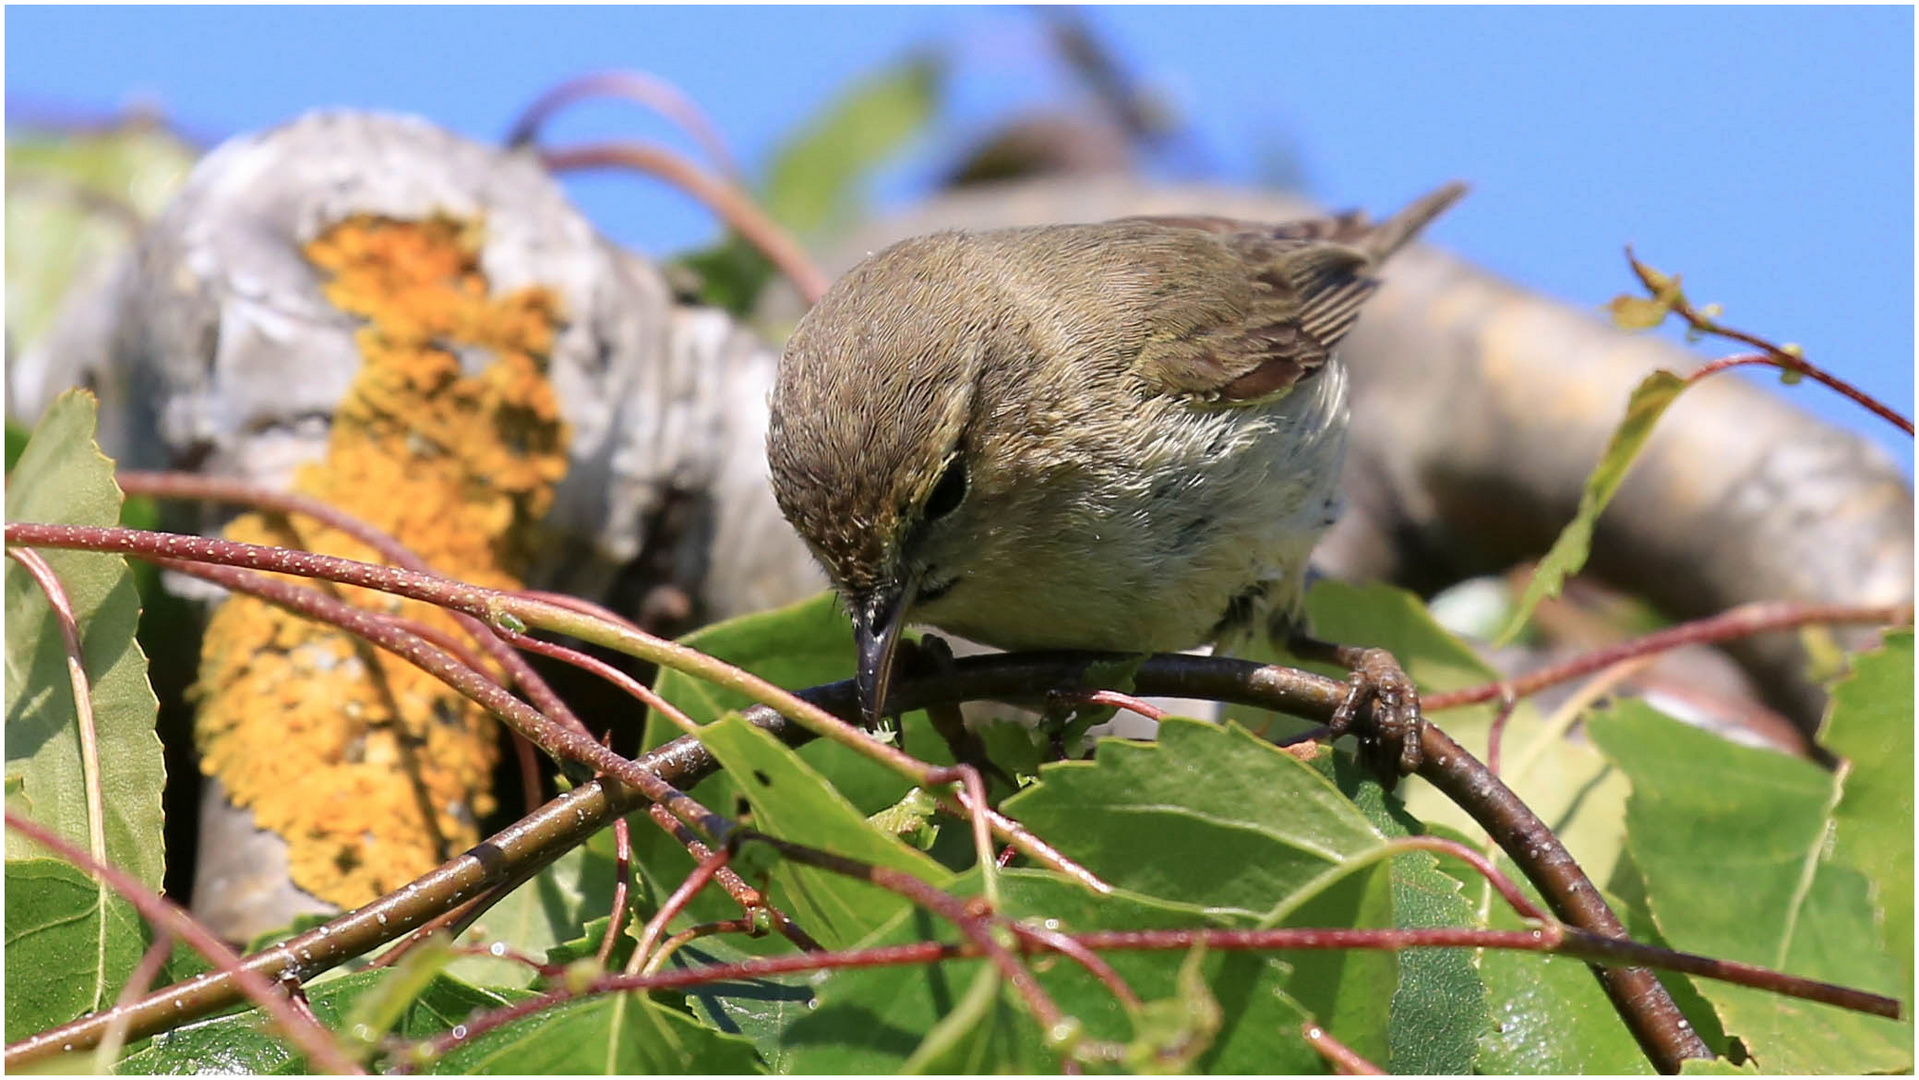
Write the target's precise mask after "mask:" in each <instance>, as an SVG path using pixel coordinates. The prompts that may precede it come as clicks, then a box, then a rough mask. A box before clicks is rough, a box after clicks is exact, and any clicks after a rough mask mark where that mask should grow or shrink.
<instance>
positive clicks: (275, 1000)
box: [6, 810, 365, 1073]
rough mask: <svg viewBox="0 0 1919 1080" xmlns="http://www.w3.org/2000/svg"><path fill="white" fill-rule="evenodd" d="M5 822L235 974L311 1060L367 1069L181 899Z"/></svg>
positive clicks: (337, 1069)
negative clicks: (202, 922) (179, 901)
mask: <svg viewBox="0 0 1919 1080" xmlns="http://www.w3.org/2000/svg"><path fill="white" fill-rule="evenodd" d="M6 823H7V828H9V829H12V830H14V831H15V832H18V833H20V834H22V835H24V836H25V837H27V838H28V839H29V840H32V841H33V842H34V843H36V844H39V845H40V846H41V847H44V848H46V849H47V850H48V851H51V852H53V853H54V854H56V855H58V856H60V857H61V858H63V859H65V860H66V861H68V862H70V863H72V864H73V865H74V866H77V867H79V868H80V869H81V870H82V871H84V872H85V873H87V874H89V875H90V876H93V877H97V878H100V879H101V880H103V881H105V882H106V883H107V885H108V886H109V887H111V888H112V889H113V891H114V892H116V893H118V894H119V895H120V897H121V898H122V899H124V900H125V901H126V902H127V903H129V904H131V905H133V909H134V910H135V911H138V912H139V913H140V916H141V917H142V918H144V919H146V920H147V922H149V923H151V924H152V925H153V926H154V927H155V928H156V929H159V930H163V931H165V932H166V933H168V934H172V935H173V936H175V937H178V938H179V939H180V940H181V941H184V942H186V943H187V944H188V945H189V946H191V947H192V948H193V949H194V950H195V951H196V952H198V953H199V954H200V955H201V956H204V957H206V958H207V962H208V963H210V964H212V965H213V966H214V967H216V968H218V969H219V970H220V971H221V972H222V973H224V974H225V975H227V976H228V977H229V978H231V979H233V981H234V982H235V983H236V984H237V985H238V986H239V988H240V991H241V992H242V993H243V994H245V995H246V997H247V999H248V1000H250V1001H252V1002H253V1003H254V1004H255V1005H257V1006H259V1007H260V1010H261V1011H262V1012H264V1013H266V1014H267V1016H269V1017H271V1018H272V1020H273V1022H274V1024H275V1025H276V1026H277V1027H279V1029H280V1033H281V1034H282V1035H284V1036H286V1039H287V1041H288V1042H290V1043H292V1044H293V1045H294V1046H295V1047H297V1048H299V1050H300V1052H301V1053H302V1054H305V1055H306V1059H307V1062H308V1064H310V1065H312V1066H313V1067H314V1068H316V1069H319V1070H321V1071H323V1072H329V1073H363V1072H364V1071H365V1070H363V1069H361V1068H360V1067H359V1066H358V1065H357V1064H355V1063H354V1062H352V1061H351V1060H348V1058H347V1057H346V1055H344V1054H342V1053H341V1052H340V1048H339V1046H337V1045H335V1043H334V1041H333V1035H332V1033H330V1032H328V1031H327V1030H326V1029H325V1028H323V1027H319V1026H318V1025H315V1024H312V1023H308V1022H307V1021H305V1020H304V1019H302V1018H301V1016H300V1015H299V1014H298V1013H297V1012H295V1011H294V1010H293V1007H292V1006H291V1005H290V1004H289V1003H288V1002H287V999H286V995H284V994H282V993H279V992H278V991H276V990H275V989H274V986H273V983H272V982H270V981H268V979H267V978H266V976H264V975H262V974H260V973H259V972H256V971H251V970H249V969H247V968H246V967H244V966H243V965H242V964H241V963H240V958H239V957H238V956H236V955H234V952H233V950H232V949H229V948H227V946H226V942H223V941H221V940H220V939H219V938H218V937H216V936H215V935H214V933H213V931H211V930H208V929H207V928H206V927H204V926H202V925H200V923H199V922H198V921H196V920H195V919H194V917H193V916H191V915H189V914H187V913H186V910H185V909H183V908H181V907H180V906H179V905H178V904H175V903H172V902H171V901H168V900H165V899H163V898H161V896H160V895H159V894H158V893H155V892H153V891H152V890H150V889H148V888H147V887H146V886H144V885H142V884H140V883H139V882H138V881H135V880H134V879H133V875H131V874H128V873H127V872H126V871H124V870H121V869H119V868H118V867H115V866H111V865H109V864H107V863H105V862H102V861H100V860H98V859H95V858H94V857H93V856H91V855H88V854H87V853H86V852H84V851H82V850H80V849H79V848H77V847H75V846H74V845H72V844H70V843H68V842H67V841H66V840H64V839H62V838H61V837H60V836H58V835H56V834H55V833H54V832H53V831H52V830H51V829H47V828H43V827H42V826H40V825H37V824H35V823H34V822H31V821H28V820H26V819H25V818H22V817H19V816H18V815H16V814H15V813H14V812H13V811H11V810H8V811H6ZM100 917H101V918H106V913H105V912H104V911H102V912H101V915H100ZM14 1067H17V1066H14V1065H13V1064H12V1063H11V1062H9V1068H14Z"/></svg>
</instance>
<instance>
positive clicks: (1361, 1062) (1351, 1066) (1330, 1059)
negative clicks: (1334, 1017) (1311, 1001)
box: [1299, 1020, 1386, 1076]
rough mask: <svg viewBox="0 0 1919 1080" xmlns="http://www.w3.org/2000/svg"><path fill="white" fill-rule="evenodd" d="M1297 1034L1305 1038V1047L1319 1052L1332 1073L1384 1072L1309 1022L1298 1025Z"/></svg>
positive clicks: (1376, 1074)
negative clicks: (1331, 1069)
mask: <svg viewBox="0 0 1919 1080" xmlns="http://www.w3.org/2000/svg"><path fill="white" fill-rule="evenodd" d="M1299 1033H1300V1034H1301V1035H1303V1036H1305V1038H1306V1045H1308V1046H1310V1047H1312V1048H1313V1049H1314V1050H1317V1051H1318V1052H1319V1056H1320V1057H1323V1058H1325V1059H1326V1063H1327V1064H1328V1065H1331V1066H1332V1067H1333V1071H1334V1072H1336V1073H1338V1074H1339V1075H1341V1076H1384V1075H1386V1070H1385V1069H1382V1068H1380V1067H1379V1066H1377V1065H1375V1064H1373V1063H1372V1062H1370V1061H1367V1060H1366V1059H1365V1058H1363V1057H1360V1056H1359V1054H1358V1053H1356V1052H1355V1051H1354V1050H1353V1048H1352V1047H1350V1046H1347V1045H1346V1044H1345V1043H1343V1042H1340V1041H1339V1040H1338V1039H1335V1038H1333V1037H1332V1036H1331V1035H1328V1034H1327V1033H1326V1029H1325V1028H1323V1027H1320V1026H1319V1025H1318V1024H1316V1023H1314V1022H1312V1021H1311V1020H1308V1021H1306V1022H1305V1023H1304V1024H1301V1025H1300V1028H1299Z"/></svg>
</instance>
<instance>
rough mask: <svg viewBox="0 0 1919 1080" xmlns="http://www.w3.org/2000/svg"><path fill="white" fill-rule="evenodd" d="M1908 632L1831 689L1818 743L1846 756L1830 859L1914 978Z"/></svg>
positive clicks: (1908, 986)
mask: <svg viewBox="0 0 1919 1080" xmlns="http://www.w3.org/2000/svg"><path fill="white" fill-rule="evenodd" d="M1912 671H1913V655H1912V631H1911V630H1902V631H1895V632H1893V633H1890V634H1887V635H1886V640H1885V643H1884V644H1883V645H1882V646H1880V648H1879V649H1877V650H1876V651H1873V652H1869V653H1866V654H1864V655H1862V656H1860V657H1858V658H1857V660H1856V661H1855V664H1854V667H1853V671H1852V674H1851V675H1850V676H1848V677H1847V678H1846V679H1845V680H1844V681H1843V682H1841V683H1840V684H1839V685H1838V686H1836V687H1834V688H1833V692H1832V704H1831V708H1830V709H1829V710H1828V711H1827V714H1826V722H1825V725H1824V728H1823V730H1822V732H1821V735H1820V741H1821V742H1822V743H1823V744H1824V745H1825V747H1826V748H1827V749H1828V750H1831V751H1832V752H1833V753H1835V754H1838V755H1839V756H1840V757H1843V758H1845V759H1846V769H1845V771H1844V772H1843V773H1841V774H1840V776H1841V779H1840V796H1839V805H1838V807H1836V808H1835V809H1834V810H1833V822H1834V833H1835V835H1834V845H1833V859H1834V861H1836V862H1839V863H1843V864H1844V865H1846V866H1850V867H1852V868H1853V869H1854V870H1857V871H1859V872H1860V873H1861V874H1864V875H1865V877H1866V880H1867V882H1869V883H1870V885H1871V888H1872V898H1873V901H1874V903H1875V904H1876V905H1877V906H1878V907H1879V909H1880V911H1881V912H1882V913H1883V915H1884V918H1883V920H1882V922H1881V931H1882V932H1883V934H1884V940H1885V944H1886V952H1887V954H1888V955H1890V956H1892V957H1894V958H1896V959H1897V960H1898V961H1899V963H1900V965H1901V968H1902V970H1903V971H1904V973H1905V991H1904V994H1903V996H1904V999H1905V1000H1906V1001H1908V1002H1910V1001H1912V999H1913V980H1912V948H1913V944H1912V919H1913V911H1912V847H1913V845H1912V836H1913V831H1912V829H1913V820H1912V756H1913V744H1912Z"/></svg>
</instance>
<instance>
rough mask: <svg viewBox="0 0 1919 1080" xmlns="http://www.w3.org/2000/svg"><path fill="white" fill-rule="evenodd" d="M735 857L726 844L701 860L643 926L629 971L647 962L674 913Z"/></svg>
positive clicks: (682, 908) (627, 963)
mask: <svg viewBox="0 0 1919 1080" xmlns="http://www.w3.org/2000/svg"><path fill="white" fill-rule="evenodd" d="M732 857H733V849H732V847H731V846H722V847H720V848H719V850H717V851H715V852H713V853H712V854H711V855H708V856H707V857H706V858H704V859H701V860H700V865H698V866H696V867H694V868H693V872H692V873H690V874H688V875H686V880H685V881H682V882H680V884H679V887H678V888H676V889H674V890H673V893H672V895H670V896H668V897H667V898H666V902H665V903H663V904H661V905H660V910H658V911H656V912H654V913H653V917H652V918H651V919H648V920H646V925H645V926H644V927H642V928H641V929H640V939H639V944H637V945H635V946H634V947H633V956H632V957H631V958H630V959H628V960H627V962H626V973H627V974H629V975H632V974H634V973H636V972H638V971H639V970H640V968H641V967H643V966H644V965H645V964H646V958H647V956H648V955H650V954H651V953H652V952H653V947H654V946H655V945H657V944H659V941H660V939H661V938H662V937H663V936H665V934H666V924H667V923H669V922H672V921H673V918H674V916H676V915H678V914H679V913H680V912H681V911H683V910H685V909H686V905H687V904H689V903H691V902H692V900H693V897H694V896H695V895H697V894H698V893H699V891H700V890H701V889H704V888H706V883H707V882H709V881H712V880H713V876H714V875H715V874H717V873H719V872H720V868H721V867H724V866H725V865H726V864H727V861H728V860H730V859H732Z"/></svg>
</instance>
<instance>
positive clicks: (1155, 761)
mask: <svg viewBox="0 0 1919 1080" xmlns="http://www.w3.org/2000/svg"><path fill="white" fill-rule="evenodd" d="M1378 797H1379V793H1378V791H1377V788H1376V787H1375V788H1374V790H1373V798H1374V799H1375V800H1376V801H1377V799H1378ZM1005 809H1006V811H1007V813H1009V814H1011V815H1012V816H1014V817H1016V818H1018V819H1019V820H1020V821H1022V822H1023V823H1025V824H1026V826H1027V827H1028V828H1030V829H1032V830H1033V831H1034V832H1036V833H1038V834H1039V835H1040V836H1043V837H1046V838H1047V839H1048V840H1050V841H1051V842H1052V843H1053V844H1055V845H1056V846H1058V847H1059V848H1060V849H1061V850H1062V851H1063V852H1064V853H1065V854H1066V855H1067V856H1068V857H1070V858H1073V859H1075V860H1076V861H1078V862H1080V863H1081V864H1082V865H1085V866H1086V867H1087V868H1088V869H1090V870H1092V871H1093V872H1094V873H1095V874H1098V875H1099V876H1101V877H1102V878H1104V879H1105V880H1107V881H1108V882H1110V883H1112V884H1113V885H1115V886H1117V887H1119V888H1121V889H1125V890H1128V891H1130V892H1132V893H1136V894H1141V895H1145V896H1152V897H1159V898H1163V899H1165V900H1169V901H1173V902H1176V903H1180V904H1185V905H1191V906H1193V907H1194V908H1197V909H1200V910H1207V911H1212V912H1218V913H1222V914H1228V915H1236V916H1241V917H1248V916H1250V917H1256V918H1259V919H1260V921H1261V923H1262V924H1264V925H1272V924H1275V923H1279V924H1283V925H1286V926H1298V927H1328V926H1337V927H1363V926H1377V927H1384V926H1409V927H1412V926H1467V925H1471V924H1472V919H1471V915H1472V908H1471V906H1470V904H1468V903H1467V902H1466V900H1465V898H1464V897H1462V896H1461V894H1460V891H1459V887H1458V884H1457V883H1456V882H1455V881H1453V880H1451V879H1448V878H1446V877H1444V876H1443V875H1440V874H1439V873H1438V872H1437V871H1436V870H1435V869H1434V863H1433V859H1432V856H1430V855H1426V854H1422V853H1408V854H1405V855H1398V856H1395V857H1394V858H1393V859H1392V860H1391V863H1390V865H1388V864H1380V865H1375V866H1370V867H1366V868H1363V869H1358V870H1357V872H1350V873H1349V872H1348V871H1350V870H1352V869H1353V868H1354V866H1355V865H1357V862H1356V861H1357V860H1360V859H1362V858H1366V857H1371V856H1374V855H1376V854H1377V853H1378V852H1380V850H1381V849H1382V848H1383V846H1384V844H1385V839H1386V838H1385V836H1384V835H1382V833H1381V831H1380V829H1379V828H1377V827H1375V823H1374V822H1371V821H1369V820H1368V818H1367V815H1366V814H1364V813H1362V812H1361V811H1360V809H1358V808H1357V807H1355V806H1354V804H1353V803H1352V802H1349V801H1348V800H1347V799H1346V798H1345V797H1344V796H1343V795H1342V794H1341V793H1340V790H1339V789H1338V788H1336V787H1334V785H1333V784H1332V782H1331V781H1330V780H1328V778H1327V777H1325V776H1323V775H1321V774H1320V773H1319V772H1317V771H1316V770H1315V769H1314V768H1313V767H1312V766H1308V765H1304V764H1301V763H1300V762H1299V761H1298V760H1297V759H1295V758H1293V757H1292V756H1291V755H1290V754H1287V753H1285V752H1284V751H1281V750H1279V749H1277V748H1275V747H1273V746H1271V745H1269V744H1267V743H1265V742H1263V741H1261V740H1259V739H1257V738H1254V737H1253V736H1252V735H1250V734H1248V733H1247V732H1246V731H1244V730H1243V729H1241V728H1240V727H1238V726H1237V725H1229V726H1227V727H1225V728H1221V727H1216V726H1214V725H1211V724H1203V723H1200V722H1198V721H1193V720H1181V719H1169V720H1166V721H1164V722H1162V723H1161V725H1160V729H1159V741H1158V743H1156V744H1142V743H1131V742H1125V741H1122V740H1117V739H1106V740H1101V742H1100V743H1099V745H1098V748H1097V750H1096V753H1095V756H1094V759H1093V761H1092V762H1065V763H1060V764H1057V765H1050V766H1047V767H1046V768H1044V769H1042V770H1041V780H1040V783H1039V784H1038V785H1036V786H1034V787H1032V788H1029V789H1027V790H1026V791H1024V792H1022V793H1020V794H1019V795H1018V796H1016V797H1014V798H1013V799H1011V800H1008V802H1007V803H1006V806H1005ZM1399 831H1401V832H1403V831H1404V830H1403V828H1402V829H1400V830H1399ZM1342 874H1343V875H1345V876H1343V877H1342V876H1340V875H1342ZM1281 958H1282V959H1284V960H1285V961H1286V962H1287V963H1288V964H1290V965H1291V966H1293V967H1294V968H1295V969H1296V973H1295V975H1294V977H1292V978H1291V979H1290V980H1289V981H1288V982H1287V983H1286V984H1285V985H1286V987H1287V991H1288V993H1289V994H1290V995H1291V996H1292V997H1293V998H1294V999H1296V1000H1297V1001H1298V1003H1299V1005H1300V1006H1301V1007H1303V1008H1304V1009H1306V1010H1307V1011H1309V1012H1310V1013H1312V1014H1313V1015H1315V1016H1317V1017H1318V1018H1319V1019H1320V1020H1321V1021H1322V1022H1324V1023H1325V1024H1326V1025H1327V1027H1328V1028H1329V1029H1330V1030H1332V1031H1333V1032H1334V1033H1335V1034H1336V1035H1337V1036H1338V1037H1339V1038H1340V1039H1341V1040H1343V1041H1345V1042H1346V1043H1347V1045H1349V1046H1351V1047H1352V1048H1353V1049H1354V1050H1355V1051H1356V1052H1358V1053H1359V1054H1361V1055H1362V1056H1364V1057H1367V1058H1369V1059H1371V1060H1374V1061H1385V1060H1387V1059H1388V1058H1389V1057H1390V1058H1391V1059H1392V1060H1393V1063H1394V1065H1395V1066H1396V1067H1398V1066H1403V1067H1405V1068H1409V1069H1412V1068H1435V1069H1440V1070H1444V1071H1455V1072H1456V1071H1463V1070H1466V1069H1469V1068H1470V1066H1471V1064H1472V1059H1473V1055H1474V1052H1475V1051H1474V1040H1475V1039H1476V1038H1477V1036H1478V1032H1479V1029H1480V1028H1481V1027H1483V1026H1484V1024H1485V1011H1484V1005H1483V999H1484V988H1483V987H1482V986H1480V985H1479V980H1478V978H1477V977H1476V976H1475V975H1474V974H1473V972H1472V971H1471V964H1470V960H1469V958H1467V957H1466V956H1465V955H1464V954H1461V953H1456V952H1454V953H1431V954H1425V955H1420V956H1417V957H1411V956H1396V955H1394V954H1392V953H1388V952H1383V951H1378V950H1346V951H1301V952H1297V953H1288V954H1283V955H1282V957H1281ZM1442 1030H1443V1032H1444V1034H1443V1036H1441V1035H1439V1034H1438V1033H1439V1032H1441V1031H1442ZM1395 1038H1396V1039H1398V1040H1399V1041H1397V1042H1394V1041H1392V1040H1393V1039H1395Z"/></svg>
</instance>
